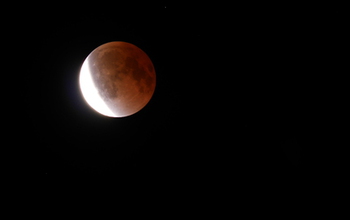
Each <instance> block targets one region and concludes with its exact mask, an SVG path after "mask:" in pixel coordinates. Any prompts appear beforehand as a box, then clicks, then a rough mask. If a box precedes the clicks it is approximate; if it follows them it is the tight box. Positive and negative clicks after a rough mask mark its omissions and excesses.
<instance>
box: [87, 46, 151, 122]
mask: <svg viewBox="0 0 350 220" xmlns="http://www.w3.org/2000/svg"><path fill="white" fill-rule="evenodd" d="M88 59H89V69H90V72H91V77H92V79H93V82H94V84H95V86H96V88H97V90H98V92H99V95H100V97H101V98H102V99H103V101H104V102H105V103H106V105H107V106H108V107H109V108H110V110H111V111H112V112H113V113H114V114H115V115H117V116H118V117H124V116H128V115H131V114H134V113H136V112H138V111H139V110H141V109H142V108H143V107H144V106H145V105H146V104H147V103H148V102H149V100H150V99H151V97H152V95H153V93H154V89H155V83H156V80H155V70H154V67H153V64H152V62H151V60H150V59H149V57H148V56H147V54H146V53H145V52H143V51H142V50H141V49H139V48H138V47H136V46H134V45H132V44H129V43H126V42H111V43H107V44H104V45H101V46H100V47H98V48H96V49H95V50H94V51H93V52H92V53H91V54H90V55H89V58H88Z"/></svg>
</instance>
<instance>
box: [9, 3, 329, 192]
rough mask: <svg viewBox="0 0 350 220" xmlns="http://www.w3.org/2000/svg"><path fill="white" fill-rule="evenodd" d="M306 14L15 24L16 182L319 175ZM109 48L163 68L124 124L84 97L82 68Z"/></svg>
mask: <svg viewBox="0 0 350 220" xmlns="http://www.w3.org/2000/svg"><path fill="white" fill-rule="evenodd" d="M310 10H311V9H310V8H308V7H307V6H305V7H299V6H294V7H293V6H285V5H281V6H279V7H278V9H276V8H275V7H270V6H267V5H244V6H243V5H230V6H229V7H228V6H227V7H226V6H224V5H222V6H215V7H213V6H212V5H210V4H208V5H200V6H194V5H187V6H182V5H181V6H180V5H176V4H170V3H169V4H166V3H163V4H153V5H149V4H147V5H142V6H138V7H131V6H127V7H124V6H121V8H120V9H118V10H116V9H115V8H113V7H108V6H106V5H102V4H101V5H96V6H93V7H92V6H89V7H88V9H84V10H82V9H80V8H78V7H73V6H57V7H53V8H48V9H47V10H42V11H38V12H37V11H32V12H33V13H28V15H26V17H25V18H23V19H21V21H20V22H19V23H18V24H16V25H12V26H11V28H12V29H11V32H12V33H16V34H14V36H16V37H15V41H16V51H17V50H19V49H20V50H21V51H23V53H22V57H21V58H20V59H21V60H23V61H22V64H21V65H19V66H16V65H15V66H14V67H13V68H19V69H20V70H22V69H23V71H20V78H21V79H22V80H23V85H22V84H21V88H23V93H21V95H20V97H21V98H20V100H21V102H23V103H24V108H20V109H19V110H18V111H19V115H20V116H19V122H18V124H16V125H15V127H14V128H13V129H14V130H15V131H17V130H19V133H20V136H19V137H18V140H16V142H18V144H16V159H14V160H12V162H11V164H10V165H9V167H10V168H9V170H10V172H11V171H13V173H14V175H15V176H17V177H19V178H22V177H23V178H24V177H25V178H29V179H32V178H34V179H40V178H44V179H47V180H58V179H60V180H62V179H63V180H71V179H81V178H91V179H92V180H96V179H99V180H106V179H108V180H109V181H112V182H125V181H130V180H137V181H138V182H139V183H144V182H149V181H156V180H162V181H166V180H171V181H172V182H183V183H184V182H187V183H191V182H202V183H203V182H206V183H209V182H217V183H221V182H222V183H225V184H240V185H241V186H243V185H254V184H255V183H256V182H259V183H260V184H266V185H267V183H271V182H273V183H274V184H277V183H288V182H290V181H292V182H293V181H295V182H298V181H301V180H302V179H303V178H305V177H307V176H308V175H307V174H308V173H309V171H310V169H312V168H311V167H313V168H314V164H313V163H312V162H311V161H312V157H311V156H310V154H309V151H310V150H309V148H310V147H309V146H310V144H312V140H311V139H312V138H311V137H310V135H311V134H310V132H309V130H308V129H309V128H310V125H312V123H313V122H312V119H311V118H312V114H313V110H312V109H314V107H313V104H314V103H313V102H315V101H312V100H314V99H312V98H311V97H313V95H314V93H313V92H314V91H313V86H311V85H312V83H313V82H312V80H313V79H314V73H313V71H311V70H312V69H313V67H314V66H315V65H317V63H318V62H319V61H318V60H317V59H316V58H315V56H314V55H315V54H317V51H318V50H320V49H319V48H318V47H317V45H318V38H317V37H315V36H317V34H315V33H316V32H317V33H318V31H319V27H320V25H319V23H318V21H319V20H318V17H317V16H316V15H315V13H310ZM315 16H316V17H315ZM319 18H321V17H319ZM322 19H323V17H322ZM322 19H321V20H322ZM323 20H327V19H323ZM323 20H322V21H323ZM321 23H322V22H321ZM11 36H12V35H11ZM110 41H126V42H129V43H132V44H135V45H136V46H138V47H140V48H141V49H142V50H144V51H145V52H146V53H147V54H148V55H149V57H150V58H151V60H152V61H153V63H154V66H155V69H156V75H157V84H156V91H155V94H154V96H153V98H152V99H151V101H150V102H149V104H148V105H147V106H146V107H145V108H144V109H142V110H141V111H140V112H138V113H137V114H135V115H132V116H129V117H126V118H107V117H104V116H101V115H99V114H97V113H96V112H95V111H94V110H92V109H91V108H90V107H89V106H88V105H87V104H86V103H85V101H84V100H83V98H82V96H81V94H80V91H79V85H78V75H79V69H80V67H81V64H82V63H83V61H84V59H85V58H86V57H87V55H88V54H89V53H90V52H91V51H92V50H93V49H95V48H96V47H98V46H100V45H101V44H104V43H107V42H110ZM17 48H18V49H17ZM17 57H18V54H17ZM18 59H19V58H18ZM24 70H25V71H24ZM16 77H17V76H16ZM22 142H24V143H25V144H23V143H22ZM285 146H291V147H290V148H288V147H285ZM287 148H288V149H287ZM214 180H215V181H214ZM299 183H300V182H299Z"/></svg>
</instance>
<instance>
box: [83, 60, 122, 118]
mask: <svg viewBox="0 0 350 220" xmlns="http://www.w3.org/2000/svg"><path fill="white" fill-rule="evenodd" d="M88 58H89V56H88V57H87V58H86V59H85V61H84V63H83V65H82V67H81V69H80V75H79V85H80V90H81V92H82V94H83V96H84V99H85V101H86V102H87V103H88V104H89V105H90V107H91V108H92V109H94V110H95V111H97V112H98V113H100V114H102V115H105V116H108V117H118V116H117V115H115V114H114V113H113V112H112V110H111V109H109V107H108V106H107V105H106V103H105V102H104V101H103V99H102V97H101V96H100V94H99V92H98V90H97V88H96V86H95V84H94V82H93V80H92V77H91V72H90V69H89V65H88V64H89V63H88Z"/></svg>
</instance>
